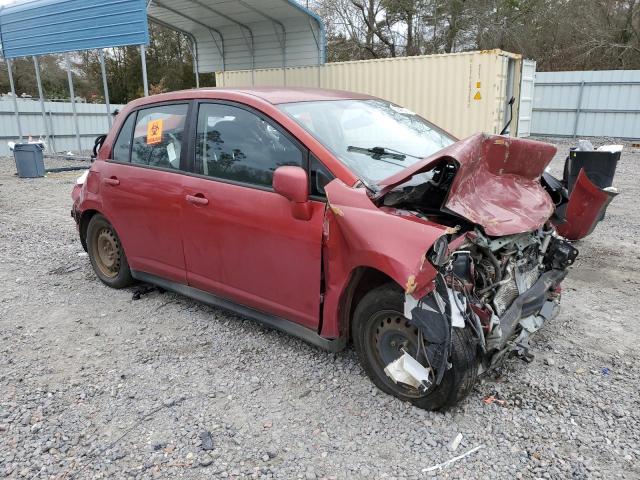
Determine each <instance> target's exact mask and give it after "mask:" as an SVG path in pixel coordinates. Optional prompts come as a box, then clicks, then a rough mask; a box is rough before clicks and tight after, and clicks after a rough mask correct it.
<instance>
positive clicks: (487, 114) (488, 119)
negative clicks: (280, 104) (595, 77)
mask: <svg viewBox="0 0 640 480" xmlns="http://www.w3.org/2000/svg"><path fill="white" fill-rule="evenodd" d="M521 68H522V59H521V57H520V55H516V54H512V53H508V52H503V51H501V50H487V51H479V52H464V53H454V54H443V55H423V56H415V57H396V58H384V59H376V60H362V61H352V62H337V63H326V64H324V65H322V66H320V67H318V66H310V67H293V68H287V69H282V68H269V69H258V70H253V71H252V70H238V71H224V72H217V73H216V85H218V86H220V87H243V86H251V85H253V86H283V85H284V86H290V87H294V86H301V87H322V88H335V89H339V90H349V91H353V92H359V93H366V94H370V95H374V96H376V97H380V98H384V99H386V100H389V101H391V102H394V103H397V104H399V105H402V106H404V107H407V108H409V109H411V110H413V111H415V112H416V113H418V114H420V115H421V116H423V117H425V118H426V119H428V120H430V121H432V122H434V123H436V124H437V125H439V126H441V127H442V128H444V129H445V130H447V131H449V132H451V133H452V134H454V135H455V136H457V137H460V138H463V137H466V136H468V135H471V134H473V133H476V132H479V131H483V132H487V133H500V131H501V130H502V128H503V127H504V125H505V123H506V122H507V121H508V120H509V117H510V114H511V113H510V108H509V105H508V102H509V98H510V97H511V96H512V95H513V96H515V97H516V101H515V103H514V106H513V115H514V119H513V123H512V125H511V128H510V131H511V132H516V131H517V124H518V107H519V94H520V79H521Z"/></svg>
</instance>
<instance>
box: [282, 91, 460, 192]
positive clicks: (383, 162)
mask: <svg viewBox="0 0 640 480" xmlns="http://www.w3.org/2000/svg"><path fill="white" fill-rule="evenodd" d="M278 107H279V108H280V109H281V110H282V111H284V112H285V113H286V114H288V115H289V116H290V117H292V118H293V119H294V120H295V121H296V122H297V123H299V124H300V126H302V127H303V128H304V129H305V130H307V131H308V132H309V133H311V134H312V135H313V136H314V137H316V138H317V139H318V140H319V141H320V142H322V144H323V145H325V146H326V147H327V148H329V150H331V151H332V152H333V154H334V155H335V156H336V157H337V158H338V159H339V160H340V161H342V162H343V163H344V164H346V165H347V167H349V169H351V171H353V172H354V173H355V174H356V175H357V176H358V177H360V178H361V179H362V180H363V181H364V182H365V183H368V184H376V183H377V182H378V181H380V180H382V179H384V178H387V177H389V176H391V175H393V174H395V173H397V172H399V171H400V170H403V169H405V168H407V167H409V166H410V165H413V164H414V163H416V162H418V161H419V160H420V159H422V158H424V157H427V156H429V155H431V154H432V153H435V152H437V151H438V150H441V149H443V148H444V147H446V146H448V145H451V144H452V143H453V142H455V139H454V138H452V137H450V136H449V135H447V134H446V133H444V132H443V131H441V130H439V129H438V128H437V127H435V126H434V125H432V124H430V123H429V122H427V121H426V120H425V119H423V118H422V117H420V116H418V115H416V114H415V113H413V112H411V111H410V110H407V109H406V108H401V107H398V106H396V105H394V104H392V103H389V102H386V101H384V100H326V101H319V102H298V103H284V104H281V105H278Z"/></svg>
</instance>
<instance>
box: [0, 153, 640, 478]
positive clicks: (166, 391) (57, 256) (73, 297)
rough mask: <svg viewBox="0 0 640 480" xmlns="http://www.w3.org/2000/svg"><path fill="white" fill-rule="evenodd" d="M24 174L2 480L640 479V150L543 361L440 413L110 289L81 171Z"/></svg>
mask: <svg viewBox="0 0 640 480" xmlns="http://www.w3.org/2000/svg"><path fill="white" fill-rule="evenodd" d="M569 145H570V144H569V143H568V142H566V141H558V146H559V154H558V155H557V157H556V159H555V161H554V164H553V168H554V170H555V171H556V172H559V171H560V169H561V165H562V159H563V158H564V156H565V155H566V153H567V150H568V147H569ZM71 163H73V162H71ZM69 164H70V162H66V163H64V165H69ZM60 165H63V163H62V162H59V161H52V160H48V166H60ZM14 171H15V170H14V166H13V161H12V159H9V158H4V159H0V477H2V476H5V477H7V478H55V479H71V478H117V479H120V478H132V479H133V478H135V479H138V478H194V479H196V478H230V477H231V478H283V479H298V478H303V479H314V478H335V479H337V478H340V479H343V478H349V479H350V478H362V479H377V478H384V479H391V478H424V477H428V476H438V477H440V478H465V479H468V478H492V479H513V478H575V479H586V478H607V479H609V478H640V415H639V413H638V408H639V403H640V402H639V399H640V396H639V395H640V394H639V386H640V374H639V373H638V369H637V365H638V359H639V357H640V352H639V347H638V344H639V341H640V322H639V321H638V312H637V310H638V301H637V299H638V294H639V291H640V247H639V246H638V243H637V242H638V238H640V221H639V220H640V214H639V213H638V212H639V208H638V198H640V181H639V178H638V172H639V171H640V149H639V148H632V147H631V146H630V145H627V147H626V149H625V152H624V154H623V158H622V160H621V162H620V164H619V167H618V172H617V176H616V180H615V185H616V186H617V187H619V188H620V190H621V191H622V194H621V195H620V196H619V197H618V198H616V199H615V200H614V202H613V203H612V204H611V206H610V207H609V210H608V213H607V217H606V219H605V220H604V221H603V222H602V223H601V224H600V225H599V226H598V228H597V229H596V231H595V233H594V234H593V235H592V236H590V237H589V238H587V239H585V240H583V241H581V242H578V244H577V247H578V249H579V250H580V252H581V253H580V256H579V257H578V260H577V262H576V264H575V265H574V267H573V268H572V272H571V273H570V275H569V277H568V279H567V280H566V281H565V282H564V292H563V297H564V298H563V310H562V313H561V314H560V316H559V317H558V318H557V319H556V320H555V321H553V322H552V323H550V324H548V325H547V326H546V327H545V329H544V330H543V331H542V332H540V333H539V334H538V335H537V336H536V337H535V338H534V339H533V342H532V343H533V347H534V348H533V353H534V354H535V356H536V358H535V361H534V362H533V363H531V364H525V363H522V362H521V361H519V360H512V361H510V362H509V363H508V364H507V366H506V367H505V368H504V369H503V370H502V371H501V372H499V375H494V376H492V377H487V378H484V379H483V380H482V382H481V383H480V384H478V385H477V387H476V388H475V389H474V391H473V392H472V393H471V395H470V396H469V398H468V399H467V400H466V401H464V402H463V403H462V404H461V405H459V406H458V407H456V408H454V409H452V410H451V411H449V412H447V413H445V414H441V413H432V412H426V411H423V410H419V409H417V408H414V407H412V406H411V405H409V404H407V403H403V402H400V401H399V400H397V399H394V398H392V397H390V396H387V395H385V394H383V393H382V392H380V391H378V390H377V389H376V388H375V387H374V386H373V385H372V383H371V382H370V381H369V379H368V378H366V376H365V375H364V373H363V371H362V369H361V367H360V365H359V364H358V361H357V359H356V355H355V354H354V352H353V350H352V349H351V348H349V349H347V350H346V351H344V352H341V353H339V354H331V353H326V352H323V351H320V350H318V349H317V348H315V347H312V346H309V345H307V344H305V343H303V342H302V341H299V340H297V339H294V338H292V337H289V336H287V335H284V334H281V333H278V332H275V331H271V330H267V329H265V328H264V327H262V326H260V325H259V324H257V323H254V322H253V321H250V320H246V319H243V318H240V317H238V316H236V315H232V314H229V313H227V312H224V311H221V310H218V309H215V308H210V307H208V306H205V305H202V304H200V303H198V302H195V301H192V300H189V299H187V298H185V297H182V296H179V295H174V294H172V293H160V292H158V291H154V292H151V293H148V294H144V295H142V296H141V298H140V299H139V300H133V299H132V296H133V293H134V289H128V290H120V291H117V290H111V289H109V288H107V287H105V286H104V285H103V284H102V283H100V282H99V281H98V280H97V278H96V276H95V275H94V273H93V271H92V270H91V267H90V264H89V260H88V258H87V256H86V254H85V253H84V252H83V250H82V247H81V246H80V243H79V241H78V238H77V234H76V231H75V226H74V223H73V220H72V219H71V218H70V216H69V210H70V206H71V199H70V196H69V194H70V191H71V188H72V185H73V182H74V180H75V178H76V177H77V175H78V172H63V173H55V174H49V175H47V177H46V178H42V179H18V178H17V177H16V176H14V175H13V172H14ZM485 400H486V401H485ZM458 434H462V439H461V441H458V439H457V438H456V437H458ZM455 443H459V446H457V448H456V449H455V451H454V450H453V448H452V447H454V446H455V445H454V444H455ZM480 446H482V448H480V449H478V450H475V451H473V452H472V453H471V454H469V455H467V456H466V457H464V458H461V459H460V460H457V461H455V462H453V463H451V464H449V465H448V466H444V467H442V468H440V469H431V470H429V471H423V469H429V468H430V467H432V466H434V465H437V464H441V463H443V462H446V461H447V460H449V459H451V458H453V457H456V456H459V455H462V454H464V453H466V452H468V451H469V450H471V449H473V448H475V447H480Z"/></svg>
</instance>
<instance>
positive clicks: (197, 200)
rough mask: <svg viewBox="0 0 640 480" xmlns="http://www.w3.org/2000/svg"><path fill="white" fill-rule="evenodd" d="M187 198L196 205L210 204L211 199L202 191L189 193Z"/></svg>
mask: <svg viewBox="0 0 640 480" xmlns="http://www.w3.org/2000/svg"><path fill="white" fill-rule="evenodd" d="M185 199H186V200H187V202H189V203H193V204H194V205H209V200H207V199H206V198H205V197H204V195H203V194H201V193H196V194H195V195H187V196H186V197H185Z"/></svg>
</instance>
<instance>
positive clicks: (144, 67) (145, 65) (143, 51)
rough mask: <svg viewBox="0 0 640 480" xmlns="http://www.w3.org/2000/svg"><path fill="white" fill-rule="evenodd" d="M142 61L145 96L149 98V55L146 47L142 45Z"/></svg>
mask: <svg viewBox="0 0 640 480" xmlns="http://www.w3.org/2000/svg"><path fill="white" fill-rule="evenodd" d="M140 60H141V61H142V83H143V86H144V96H145V97H148V96H149V83H148V82H147V55H146V53H145V48H144V45H140Z"/></svg>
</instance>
